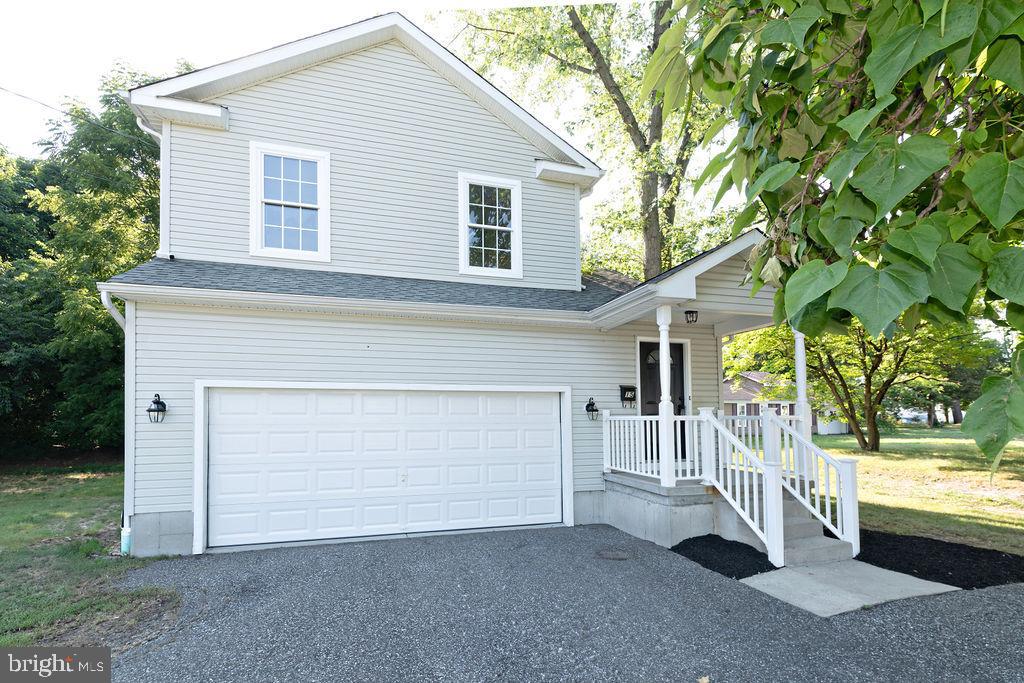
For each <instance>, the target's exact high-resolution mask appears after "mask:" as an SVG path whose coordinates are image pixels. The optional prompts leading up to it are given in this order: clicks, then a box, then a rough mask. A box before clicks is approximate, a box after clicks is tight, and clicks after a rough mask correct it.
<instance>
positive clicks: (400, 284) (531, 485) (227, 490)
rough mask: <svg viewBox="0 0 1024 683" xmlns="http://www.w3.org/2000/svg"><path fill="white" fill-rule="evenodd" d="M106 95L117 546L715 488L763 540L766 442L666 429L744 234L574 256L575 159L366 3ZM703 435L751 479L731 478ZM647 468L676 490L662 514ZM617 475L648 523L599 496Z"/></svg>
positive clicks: (500, 97) (590, 514)
mask: <svg viewBox="0 0 1024 683" xmlns="http://www.w3.org/2000/svg"><path fill="white" fill-rule="evenodd" d="M127 98H128V101H129V103H130V105H131V107H132V109H133V110H134V111H135V112H136V113H137V115H138V121H139V125H140V126H141V127H142V128H143V129H144V130H146V131H148V132H150V133H152V134H153V135H154V136H156V137H158V138H159V140H160V147H161V162H160V163H161V178H160V183H161V207H160V209H161V210H160V247H159V251H158V252H157V257H156V258H155V259H153V260H152V261H150V262H148V263H146V264H143V265H141V266H139V267H138V268H135V269H134V270H131V271H129V272H127V273H124V274H121V275H118V276H116V277H114V278H112V279H111V280H110V281H109V282H105V283H101V284H100V290H101V292H102V298H103V300H104V303H105V305H107V306H108V310H110V311H111V314H112V315H114V316H115V318H118V319H119V322H120V323H121V324H122V325H123V327H124V329H125V340H126V344H125V348H126V352H125V378H126V382H125V428H126V437H125V441H126V469H125V541H126V542H125V544H126V546H130V550H131V552H132V553H134V554H136V555H153V554H158V553H188V552H195V553H201V552H205V551H207V550H208V549H213V548H238V547H252V546H259V545H264V544H279V543H291V542H308V541H316V540H323V539H339V538H352V537H362V536H382V535H393V534H405V533H411V532H432V531H445V530H463V529H477V528H488V527H514V526H524V525H544V524H564V525H572V524H580V523H593V522H608V523H612V524H615V525H616V526H619V527H620V528H625V529H626V530H627V531H630V532H631V533H636V534H637V535H640V536H643V537H647V538H653V537H655V536H657V540H658V542H661V543H671V542H674V540H676V539H678V538H680V537H685V536H687V535H698V534H704V533H711V532H712V531H713V530H714V529H713V527H712V525H713V523H714V520H715V519H717V517H716V516H715V514H713V513H712V507H713V506H714V505H715V504H716V501H719V502H720V501H726V502H728V503H729V505H727V506H725V507H724V508H722V511H720V512H719V513H717V514H718V515H719V516H721V515H722V514H725V515H738V516H739V517H738V519H740V522H739V526H740V527H744V528H747V529H749V532H746V533H747V534H748V535H749V536H750V537H751V539H752V540H751V542H752V543H754V544H755V545H757V544H758V543H760V544H761V547H762V548H767V549H768V550H769V554H770V556H771V557H773V558H774V559H773V561H777V562H778V563H780V564H781V559H780V558H781V547H782V546H781V545H779V544H780V543H781V540H780V539H781V538H782V533H783V529H782V526H781V524H782V522H781V517H779V518H778V522H777V523H776V518H775V517H773V516H772V515H771V514H767V512H766V511H770V510H772V509H781V503H779V504H778V507H776V508H773V507H772V506H773V505H775V503H776V496H782V495H783V493H782V483H781V482H782V480H781V479H779V476H780V475H779V469H778V468H774V469H773V468H770V467H769V468H766V467H760V466H758V465H757V463H756V462H754V459H756V456H755V455H753V453H752V451H751V450H750V448H748V447H747V446H735V445H734V444H733V441H735V439H733V441H729V442H728V444H729V446H728V448H730V449H733V450H731V451H729V453H728V454H727V453H726V452H725V450H723V451H721V453H717V452H714V453H713V452H712V451H711V450H708V449H710V448H711V447H712V445H713V443H712V440H711V439H704V440H702V441H700V442H699V443H698V442H697V440H696V434H697V431H698V429H699V428H703V427H707V428H709V429H712V433H715V432H714V430H721V429H723V426H722V424H721V423H720V422H718V421H717V420H715V418H714V417H713V416H711V417H707V418H705V417H703V416H701V417H698V416H697V414H698V409H699V408H703V407H707V408H717V407H720V404H721V392H720V389H721V382H720V378H721V362H720V359H721V339H722V337H723V336H724V335H728V334H734V333H736V332H738V331H742V330H745V329H752V328H754V327H758V326H764V325H767V324H771V314H772V296H773V293H772V292H770V291H768V290H767V289H765V290H762V291H761V292H759V293H758V294H756V295H755V296H750V293H749V290H748V289H747V288H744V287H741V283H742V281H743V276H744V261H745V259H746V257H747V254H748V253H749V251H750V249H751V248H752V247H753V246H754V245H756V244H758V243H759V242H760V240H761V239H763V238H762V236H761V234H760V233H758V232H756V231H755V232H750V233H747V234H745V235H743V236H741V237H740V238H738V239H736V240H734V241H732V242H729V243H727V244H725V245H723V246H721V247H719V248H718V249H715V250H712V251H710V252H707V253H705V254H702V255H700V256H698V257H697V258H694V259H691V260H690V261H687V262H685V263H683V264H681V265H679V266H677V267H675V268H673V269H671V270H669V271H666V272H664V273H662V274H661V275H659V276H658V277H656V278H654V279H652V280H650V281H648V282H645V283H643V284H641V285H637V286H634V285H633V284H631V283H629V282H625V281H622V280H621V278H614V277H604V278H593V279H592V278H584V277H581V274H580V230H579V228H580V225H579V201H580V197H581V196H583V195H585V194H587V193H589V192H590V191H591V189H592V188H593V186H594V184H595V183H596V182H597V181H598V179H599V178H600V177H601V175H602V171H601V169H599V168H598V167H597V166H596V165H595V164H594V163H593V162H592V161H591V160H590V159H588V158H587V157H586V156H585V155H584V154H583V153H581V152H580V151H578V150H576V149H575V148H573V147H572V146H571V145H570V144H568V143H567V142H566V141H565V140H563V139H561V138H559V137H558V136H557V135H555V134H554V133H553V132H552V131H551V130H549V129H548V128H546V127H545V126H543V125H542V124H541V123H540V122H538V121H537V120H536V119H535V118H533V117H532V116H531V115H530V114H528V113H527V112H526V111H524V110H523V109H522V108H520V107H519V106H518V105H516V104H515V103H514V102H512V101H511V100H510V99H509V98H508V97H506V96H505V95H504V94H502V93H501V92H499V91H498V90H497V89H495V88H494V87H493V86H492V85H491V84H490V83H489V82H487V81H486V80H485V79H483V78H482V77H481V76H479V75H478V74H476V73H475V72H473V71H472V70H471V69H470V68H469V67H467V66H466V65H465V64H464V63H463V62H461V61H460V60H458V59H457V58H456V57H455V56H453V55H452V54H451V53H450V52H448V51H447V50H446V49H445V48H444V47H442V46H441V45H439V44H438V43H436V42H435V41H434V40H432V39H431V38H430V37H429V36H427V35H426V34H425V33H423V32H422V31H421V30H420V29H418V28H417V27H416V26H414V25H412V24H411V23H409V22H408V21H407V20H405V19H404V18H403V17H401V16H399V15H396V14H389V15H384V16H381V17H376V18H373V19H370V20H367V21H363V22H360V23H357V24H353V25H351V26H346V27H343V28H340V29H337V30H334V31H328V32H326V33H322V34H319V35H316V36H312V37H310V38H306V39H303V40H298V41H295V42H292V43H288V44H286V45H282V46H280V47H276V48H272V49H269V50H266V51H263V52H259V53H256V54H254V55H250V56H248V57H243V58H240V59H236V60H233V61H229V62H225V63H222V64H218V65H216V66H213V67H209V68H206V69H200V70H197V71H193V72H191V73H187V74H184V75H181V76H176V77H173V78H168V79H165V80H162V81H158V82H156V83H152V84H149V85H145V86H142V87H139V88H135V89H133V90H132V91H131V92H130V93H129V94H127ZM112 296H113V297H117V298H119V299H121V300H123V301H124V302H125V313H124V316H123V319H121V313H120V312H119V310H118V308H116V307H115V306H114V305H113V304H112V303H111V297H112ZM684 311H686V313H684ZM663 350H665V351H667V352H666V353H661V351H663ZM620 385H627V386H628V385H632V386H635V387H638V398H639V401H638V402H637V403H636V405H635V407H634V406H632V405H630V406H628V407H625V404H624V403H623V402H622V395H623V393H622V392H624V391H625V390H623V389H621V388H620ZM661 385H665V386H667V387H670V391H667V392H661V391H660V386H661ZM156 394H159V396H160V401H162V404H163V405H160V404H159V403H158V402H157V401H156V399H155V398H154V396H155V395H156ZM151 401H153V402H152V403H151ZM161 407H165V411H160V410H159V408H161ZM588 408H589V409H588ZM612 408H614V409H615V410H614V413H615V414H614V415H612V414H611V413H607V412H606V413H605V414H604V415H600V414H599V413H598V412H597V411H598V410H602V409H612ZM147 409H150V410H151V411H152V412H147ZM595 417H600V418H603V419H597V420H595V419H593V418H595ZM629 420H633V421H634V422H629ZM688 421H693V427H692V428H691V427H690V422H688ZM684 423H685V424H684ZM623 425H626V426H630V425H633V426H640V425H642V426H643V428H644V429H647V430H648V437H647V440H646V441H643V443H641V441H640V440H638V439H639V432H636V434H635V436H637V439H634V441H632V442H631V445H630V444H626V442H625V441H623V440H622V439H621V438H619V436H617V434H618V430H620V429H621V428H622V427H623ZM655 427H656V428H657V429H659V430H663V431H661V432H659V433H660V434H661V435H662V437H661V438H662V440H661V441H660V443H663V444H667V443H669V442H670V441H672V440H673V436H672V432H671V430H673V429H674V430H675V431H676V437H675V441H674V443H675V448H674V449H670V448H664V449H660V450H659V449H658V448H657V443H656V442H655V441H652V440H651V439H652V437H651V436H650V435H651V434H652V433H653V432H652V431H651V430H652V429H654V428H655ZM786 428H787V429H789V427H788V426H787V427H786ZM684 434H685V435H686V436H685V438H684V436H683V435H684ZM684 441H685V443H684ZM737 443H738V442H737ZM640 446H642V448H643V452H642V453H641V452H639V451H637V450H636V448H638V447H640ZM723 448H724V447H723ZM630 449H633V450H630ZM700 449H703V450H700ZM815 453H817V451H815ZM727 455H728V456H729V457H730V458H733V459H734V460H735V459H736V458H747V459H749V460H750V465H749V467H746V468H745V469H744V471H743V476H744V477H765V480H764V481H763V482H762V486H761V489H762V490H763V491H765V492H767V494H766V495H765V496H764V500H755V501H754V502H753V503H751V502H750V500H749V497H748V500H747V502H746V503H745V504H744V503H742V501H740V502H736V494H735V492H733V491H732V489H730V488H729V486H728V485H727V484H726V483H725V482H724V480H723V476H724V473H725V472H727V471H729V470H728V468H729V467H733V465H727V464H726V461H725V460H724V458H726V456H727ZM814 457H819V456H817V455H815V456H814ZM702 458H703V459H702ZM719 458H721V464H722V468H721V469H719V468H717V466H716V465H715V463H717V462H719ZM735 461H736V462H739V460H735ZM730 462H732V461H730ZM808 462H809V461H808ZM652 467H656V468H660V469H659V472H660V475H658V476H655V477H653V478H652V476H651V474H650V472H649V471H647V470H649V469H650V468H652ZM700 468H703V473H701V472H698V470H699V469H700ZM782 473H783V476H790V477H793V478H791V479H787V480H786V481H787V482H789V483H790V484H792V483H793V482H796V481H797V479H796V478H795V477H798V473H796V472H795V471H794V470H792V468H791V467H790V468H789V469H786V468H785V467H784V468H783V470H782ZM623 476H628V479H627V480H626V481H625V483H623V482H622V481H621V477H623ZM615 477H619V478H620V480H617V482H616V483H614V484H612V483H610V482H611V480H612V479H614V478H615ZM701 480H703V481H706V482H707V483H709V484H713V485H714V486H716V487H717V489H714V490H719V491H721V493H718V494H714V495H711V494H706V493H705V491H706V489H705V488H704V487H703V485H701ZM652 481H655V482H656V483H657V482H661V483H666V482H667V483H668V485H669V488H668V489H666V490H664V491H662V490H660V489H659V490H657V491H655V492H654V493H649V492H647V489H649V488H650V487H651V486H652V484H651V482H652ZM831 481H833V482H835V483H836V485H838V481H839V479H838V475H837V477H836V478H834V479H832V480H831ZM772 482H775V483H774V484H772ZM677 485H678V486H684V485H685V486H699V490H700V491H701V494H700V495H699V496H696V497H695V498H692V499H691V498H687V501H690V502H693V503H694V505H697V504H698V503H699V505H697V506H696V507H695V508H693V510H695V511H697V510H698V508H699V514H697V512H694V514H693V515H692V520H691V521H690V522H686V523H685V524H684V523H682V522H681V521H680V519H681V518H679V517H678V515H677V511H678V510H679V509H680V508H679V507H678V506H677V505H676V504H675V503H673V502H672V501H673V500H675V498H673V497H672V496H674V495H675V494H674V493H673V491H675V490H676V488H678V487H677ZM673 487H675V488H673ZM612 489H615V490H614V491H613V490H612ZM613 493H614V494H615V495H614V496H613V495H612V494H613ZM801 495H802V494H801ZM851 495H852V494H851ZM644 496H648V497H653V498H652V499H653V500H656V501H658V502H657V505H658V506H659V510H660V513H659V514H662V518H659V519H661V521H659V522H658V524H659V525H660V526H658V528H657V529H652V528H637V527H636V525H635V524H633V522H631V521H630V519H631V518H628V516H629V515H631V514H643V511H642V510H639V509H638V508H637V507H636V506H638V505H647V504H648V503H647V502H646V500H645V499H644V498H643V497H644ZM848 498H849V496H847V499H848ZM844 500H846V499H844ZM690 502H688V503H687V504H690ZM807 505H810V504H809V503H807ZM631 506H632V507H631ZM730 506H731V507H730ZM751 506H754V507H751ZM757 506H760V507H757ZM765 506H767V507H765ZM755 507H757V509H756V510H755V509H754V508H755ZM855 507H856V506H855V503H854V505H853V508H850V506H849V505H847V507H846V508H844V509H846V510H851V509H855ZM808 509H810V508H808ZM734 510H735V511H734ZM808 514H811V513H809V512H808ZM830 514H831V513H830ZM844 519H846V518H844ZM833 522H834V523H835V524H838V521H837V520H833ZM731 523H732V524H733V526H736V524H737V523H736V522H735V521H732V522H731ZM844 523H846V527H845V529H846V530H845V531H844V532H843V533H845V537H846V538H848V539H849V543H846V544H845V545H844V546H843V547H844V548H845V550H843V552H845V553H847V556H848V555H849V553H850V547H851V544H852V545H853V546H854V551H855V546H856V539H855V538H853V536H852V534H853V533H854V532H855V530H856V524H855V523H851V522H849V521H848V520H847V521H846V522H844ZM631 524H632V526H631ZM723 533H724V532H723ZM736 535H742V534H741V532H736ZM755 537H756V538H755ZM826 540H828V539H826ZM836 543H839V542H838V541H836ZM776 546H777V547H776ZM787 552H789V551H787ZM795 552H796V551H794V553H795ZM793 557H794V558H799V553H797V554H795V555H793ZM794 561H796V560H794Z"/></svg>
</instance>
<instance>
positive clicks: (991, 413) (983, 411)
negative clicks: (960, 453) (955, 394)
mask: <svg viewBox="0 0 1024 683" xmlns="http://www.w3.org/2000/svg"><path fill="white" fill-rule="evenodd" d="M983 386H984V392H983V393H982V394H981V396H979V397H978V398H977V399H976V400H975V401H974V402H973V403H971V408H970V410H968V411H967V415H966V416H965V417H964V423H963V431H964V433H965V434H967V435H969V436H970V437H971V438H973V439H974V440H975V442H977V444H978V448H980V449H981V450H982V452H983V453H984V454H985V455H986V456H988V457H989V458H991V459H992V460H996V459H997V458H998V457H999V455H1000V454H1001V453H1002V452H1003V449H1004V448H1005V447H1006V444H1007V443H1009V442H1010V440H1011V439H1013V438H1015V437H1017V436H1018V435H1019V434H1021V433H1024V379H1022V378H1020V377H1000V378H997V379H994V380H993V381H986V382H985V384H984V385H983Z"/></svg>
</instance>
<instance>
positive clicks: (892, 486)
mask: <svg viewBox="0 0 1024 683" xmlns="http://www.w3.org/2000/svg"><path fill="white" fill-rule="evenodd" d="M814 440H815V443H817V444H819V445H820V446H822V447H823V448H825V449H827V450H828V451H830V452H832V453H835V454H838V455H843V456H853V457H855V458H857V460H858V463H857V482H858V489H859V492H860V503H861V505H860V519H861V524H862V526H864V527H867V528H870V529H878V530H881V531H891V532H894V533H898V534H912V535H916V536H929V537H932V538H938V539H942V540H947V541H955V542H958V543H967V544H969V545H975V546H979V547H984V548H994V549H996V550H1003V551H1006V552H1012V553H1017V554H1019V555H1024V441H1014V442H1012V443H1011V444H1010V447H1009V448H1008V450H1007V453H1006V455H1005V456H1004V458H1003V462H1002V465H1001V466H1000V468H999V470H998V471H997V472H996V473H995V476H991V477H990V471H989V465H988V462H987V461H986V460H985V458H984V456H983V455H982V454H981V451H979V450H978V448H977V447H976V446H975V445H974V442H973V441H972V440H971V439H969V438H968V437H966V436H964V435H963V434H961V433H960V430H959V429H958V428H956V427H946V428H942V429H928V428H927V427H903V428H900V429H897V430H896V431H895V433H891V434H884V435H883V436H882V450H881V452H879V453H865V452H863V451H861V450H859V449H858V448H857V442H856V440H855V439H854V438H853V437H852V436H821V437H815V439H814Z"/></svg>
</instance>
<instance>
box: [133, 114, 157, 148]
mask: <svg viewBox="0 0 1024 683" xmlns="http://www.w3.org/2000/svg"><path fill="white" fill-rule="evenodd" d="M135 125H136V126H138V127H139V128H141V129H142V130H144V131H146V132H147V133H149V134H150V135H152V136H153V137H155V138H156V141H157V142H163V139H164V138H163V135H161V134H160V131H158V130H157V129H156V128H153V126H151V125H149V124H148V123H146V121H145V120H144V119H143V118H142V117H141V116H136V117H135Z"/></svg>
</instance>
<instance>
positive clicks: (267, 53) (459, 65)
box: [131, 13, 601, 174]
mask: <svg viewBox="0 0 1024 683" xmlns="http://www.w3.org/2000/svg"><path fill="white" fill-rule="evenodd" d="M389 40H399V41H401V42H402V43H403V44H404V45H405V46H406V47H407V48H409V49H410V50H411V51H412V52H413V53H414V54H416V55H417V56H418V57H420V58H421V59H423V60H424V61H425V62H427V63H428V64H430V65H431V66H433V67H434V68H435V69H438V70H439V73H441V75H442V76H445V77H446V78H447V79H448V80H450V81H452V82H453V83H454V84H455V85H456V86H458V87H460V88H461V89H463V90H464V91H466V92H467V94H469V95H470V96H472V97H474V99H477V100H478V101H481V103H482V104H484V103H485V102H486V103H490V104H492V105H493V109H494V110H496V111H497V112H498V113H499V118H505V119H506V123H508V124H509V125H510V126H512V127H513V128H514V129H516V130H517V132H519V133H520V134H521V135H523V136H524V137H526V138H527V139H528V140H530V141H531V142H532V143H534V144H535V145H538V146H539V148H540V149H542V150H543V149H547V150H550V151H552V152H555V153H557V154H558V155H560V156H562V155H564V156H565V158H566V159H568V160H570V161H572V162H573V163H575V164H577V165H579V166H580V168H581V169H582V170H584V172H588V173H597V174H600V173H601V169H600V167H598V166H597V164H595V163H594V162H593V161H591V160H590V159H589V158H587V156H586V155H585V154H583V153H582V152H580V151H579V150H577V149H576V148H575V147H573V146H572V145H570V144H569V143H568V142H566V141H565V140H563V139H562V138H561V137H559V136H558V135H556V134H555V133H554V131H552V130H551V129H550V128H548V127H547V126H545V125H544V124H542V123H541V122H540V121H538V120H537V119H536V118H534V117H533V116H532V115H531V114H530V113H529V112H527V111H526V110H525V109H523V108H522V107H520V106H519V105H518V104H516V103H515V102H514V101H512V99H511V98H509V97H508V96H507V95H506V94H505V93H503V92H501V91H500V90H498V89H497V88H495V87H494V86H493V85H491V83H490V82H488V81H487V79H486V78H484V77H483V76H481V75H480V74H478V73H477V72H476V71H474V70H473V69H471V68H470V67H469V66H468V65H467V64H466V63H465V62H463V61H462V60H460V59H459V58H458V57H456V56H455V55H454V54H452V53H451V52H450V51H449V50H448V49H446V48H445V47H444V46H442V45H441V44H440V43H438V42H437V41H436V40H434V39H433V38H431V37H430V36H429V35H427V34H426V33H425V32H424V31H423V30H422V29H420V28H419V27H418V26H416V25H415V24H413V23H412V22H411V21H409V20H408V19H406V18H405V17H403V16H402V15H401V14H398V13H391V14H384V15H381V16H378V17H373V18H372V19H367V20H365V21H360V22H357V23H355V24H350V25H348V26H343V27H341V28H337V29H334V30H332V31H326V32H324V33H320V34H317V35H315V36H310V37H308V38H302V39H300V40H296V41H293V42H291V43H286V44H284V45H279V46H277V47H273V48H270V49H269V50H264V51H262V52H257V53H256V54H252V55H248V56H246V57H240V58H238V59H233V60H231V61H228V62H223V63H221V64H217V65H214V66H211V67H207V68H205V69H200V70H198V71H193V72H191V73H187V74H183V75H181V76H176V77H172V78H168V79H165V80H163V81H158V82H156V83H151V84H150V85H144V86H140V87H138V88H135V89H134V90H132V91H131V95H132V98H133V99H134V97H135V96H136V95H140V96H156V97H167V96H170V95H177V96H179V97H183V98H184V97H187V98H191V99H194V100H205V99H209V98H211V97H215V96H217V95H220V94H223V93H225V92H231V91H233V90H238V89H240V88H243V87H247V86H249V85H253V84H255V83H259V82H261V81H265V80H268V79H270V78H275V77H277V76H280V75H283V74H285V73H290V72H292V71H296V70H298V69H302V68H305V67H307V66H311V65H313V64H316V63H319V62H323V61H326V60H329V59H334V58H336V57H340V56H342V55H344V54H348V53H351V52H355V51H357V50H364V49H366V48H368V47H372V46H373V45H377V44H380V43H384V42H387V41H389ZM485 108H488V107H486V104H485Z"/></svg>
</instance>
